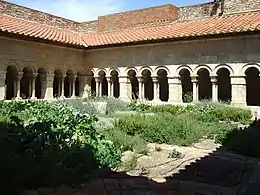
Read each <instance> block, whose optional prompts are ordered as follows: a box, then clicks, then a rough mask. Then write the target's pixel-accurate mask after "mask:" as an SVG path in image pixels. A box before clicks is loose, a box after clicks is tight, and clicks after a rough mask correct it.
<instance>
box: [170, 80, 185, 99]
mask: <svg viewBox="0 0 260 195" xmlns="http://www.w3.org/2000/svg"><path fill="white" fill-rule="evenodd" d="M168 84H169V102H171V103H173V104H181V103H182V86H181V80H180V77H168Z"/></svg>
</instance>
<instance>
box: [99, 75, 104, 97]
mask: <svg viewBox="0 0 260 195" xmlns="http://www.w3.org/2000/svg"><path fill="white" fill-rule="evenodd" d="M103 79H104V78H103V77H100V81H99V97H102V96H103V93H102V89H103Z"/></svg>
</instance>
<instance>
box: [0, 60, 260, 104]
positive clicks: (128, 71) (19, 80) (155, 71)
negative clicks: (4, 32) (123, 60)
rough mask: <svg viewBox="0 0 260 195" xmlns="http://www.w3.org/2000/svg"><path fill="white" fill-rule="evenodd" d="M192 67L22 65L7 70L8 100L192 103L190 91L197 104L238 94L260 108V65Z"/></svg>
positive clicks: (228, 100)
mask: <svg viewBox="0 0 260 195" xmlns="http://www.w3.org/2000/svg"><path fill="white" fill-rule="evenodd" d="M175 67H176V66H175ZM193 67H195V66H193ZM193 67H192V66H188V65H181V66H179V67H176V71H174V72H171V71H170V69H171V68H172V67H171V66H170V67H169V68H167V67H164V66H161V67H139V68H137V67H134V68H116V69H109V68H105V69H95V68H94V69H93V70H88V71H87V72H73V70H67V71H64V72H62V71H61V70H59V69H56V70H54V71H52V72H51V71H50V70H45V69H44V68H38V69H37V70H36V71H34V70H33V69H32V68H30V67H24V68H23V69H22V72H18V71H17V68H16V67H14V66H8V67H7V69H6V72H5V75H4V76H5V86H6V88H5V92H6V94H5V98H6V99H7V100H10V99H21V98H22V99H54V98H73V97H80V98H86V97H88V96H89V95H95V96H109V97H115V98H121V99H123V100H125V101H130V100H137V99H139V100H141V101H152V102H157V103H159V102H169V103H188V102H187V100H186V99H185V98H184V95H185V94H187V93H189V94H191V95H192V98H193V101H194V102H195V101H200V100H205V99H209V100H213V101H225V102H230V103H231V104H234V105H236V102H237V101H236V100H237V98H238V96H237V94H239V97H240V98H241V99H242V100H243V101H242V102H244V103H245V104H244V106H245V105H248V106H260V85H257V83H260V75H259V73H260V67H259V65H257V64H246V65H244V66H243V65H241V67H242V68H241V70H239V73H240V74H237V75H235V73H234V70H233V68H232V67H231V66H229V65H215V67H213V69H212V68H211V67H210V66H207V65H198V66H197V67H195V68H193ZM50 72H51V73H50Z"/></svg>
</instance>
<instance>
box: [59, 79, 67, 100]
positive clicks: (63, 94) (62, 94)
mask: <svg viewBox="0 0 260 195" xmlns="http://www.w3.org/2000/svg"><path fill="white" fill-rule="evenodd" d="M66 76H67V75H66V74H65V75H62V77H61V78H60V82H61V84H60V85H61V94H60V97H61V98H65V93H64V80H65V78H66Z"/></svg>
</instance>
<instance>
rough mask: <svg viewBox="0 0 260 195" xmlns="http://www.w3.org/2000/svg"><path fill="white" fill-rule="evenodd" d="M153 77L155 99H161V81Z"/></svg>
mask: <svg viewBox="0 0 260 195" xmlns="http://www.w3.org/2000/svg"><path fill="white" fill-rule="evenodd" d="M152 79H153V86H154V87H153V101H156V102H157V101H160V89H159V82H158V78H157V77H156V76H155V77H152Z"/></svg>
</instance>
